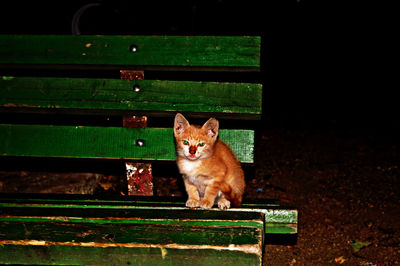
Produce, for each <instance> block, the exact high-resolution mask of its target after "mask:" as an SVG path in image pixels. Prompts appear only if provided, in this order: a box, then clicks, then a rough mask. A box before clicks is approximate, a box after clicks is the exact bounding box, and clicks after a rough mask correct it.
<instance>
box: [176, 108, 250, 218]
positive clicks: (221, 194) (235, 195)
mask: <svg viewBox="0 0 400 266" xmlns="http://www.w3.org/2000/svg"><path fill="white" fill-rule="evenodd" d="M218 132H219V125H218V120H216V119H215V118H210V119H209V120H208V121H207V122H206V123H205V124H204V125H203V126H202V127H200V126H196V125H190V124H189V122H188V121H187V120H186V119H185V117H184V116H183V115H181V114H179V113H178V114H176V116H175V124H174V135H175V140H176V150H177V155H178V158H177V164H178V168H179V171H180V173H181V174H182V175H183V180H184V182H185V188H186V191H187V194H188V200H187V201H186V206H187V207H190V208H196V207H200V208H206V209H208V208H211V207H212V206H213V205H214V203H217V204H218V208H220V209H222V210H224V209H229V208H230V207H231V204H232V205H233V206H235V207H238V206H240V203H241V202H242V195H243V192H244V188H245V182H244V173H243V170H242V167H241V165H240V162H239V161H238V159H237V158H236V156H235V154H234V153H233V152H232V150H231V149H230V148H229V147H228V145H227V144H225V143H224V142H222V141H220V140H218V139H217V137H218Z"/></svg>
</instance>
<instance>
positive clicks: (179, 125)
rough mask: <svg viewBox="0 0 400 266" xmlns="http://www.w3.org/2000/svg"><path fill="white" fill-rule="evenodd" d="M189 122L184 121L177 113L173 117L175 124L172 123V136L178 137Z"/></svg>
mask: <svg viewBox="0 0 400 266" xmlns="http://www.w3.org/2000/svg"><path fill="white" fill-rule="evenodd" d="M189 125H190V124H189V122H188V121H187V120H186V118H185V117H184V116H183V115H182V114H180V113H177V114H176V115H175V123H174V134H175V136H178V135H180V134H182V132H183V131H185V129H186V128H187V127H188V126H189Z"/></svg>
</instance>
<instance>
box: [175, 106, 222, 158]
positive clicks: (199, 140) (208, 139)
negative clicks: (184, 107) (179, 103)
mask: <svg viewBox="0 0 400 266" xmlns="http://www.w3.org/2000/svg"><path fill="white" fill-rule="evenodd" d="M218 132H219V125H218V120H216V119H215V118H210V119H209V120H208V121H207V122H205V123H204V125H203V126H201V127H200V126H196V125H190V124H189V122H188V121H187V120H186V118H185V117H184V116H183V115H182V114H180V113H177V114H176V116H175V123H174V135H175V140H176V150H177V153H178V156H181V157H184V158H186V159H188V160H191V161H194V160H197V159H204V158H207V157H209V156H211V155H212V154H213V152H214V144H215V142H216V141H217V138H218Z"/></svg>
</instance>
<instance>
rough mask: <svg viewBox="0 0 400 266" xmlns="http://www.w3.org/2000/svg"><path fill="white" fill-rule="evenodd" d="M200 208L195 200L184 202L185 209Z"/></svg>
mask: <svg viewBox="0 0 400 266" xmlns="http://www.w3.org/2000/svg"><path fill="white" fill-rule="evenodd" d="M199 206H200V201H199V200H196V199H188V200H187V201H186V207H188V208H197V207H199Z"/></svg>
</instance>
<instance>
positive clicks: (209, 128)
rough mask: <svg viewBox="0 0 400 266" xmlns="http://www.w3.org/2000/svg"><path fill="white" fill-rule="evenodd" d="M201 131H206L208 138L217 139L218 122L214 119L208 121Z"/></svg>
mask: <svg viewBox="0 0 400 266" xmlns="http://www.w3.org/2000/svg"><path fill="white" fill-rule="evenodd" d="M202 129H204V130H205V131H206V133H207V136H208V137H210V138H217V136H218V131H219V123H218V120H217V119H215V118H210V119H208V121H207V122H205V123H204V125H203V126H202Z"/></svg>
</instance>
